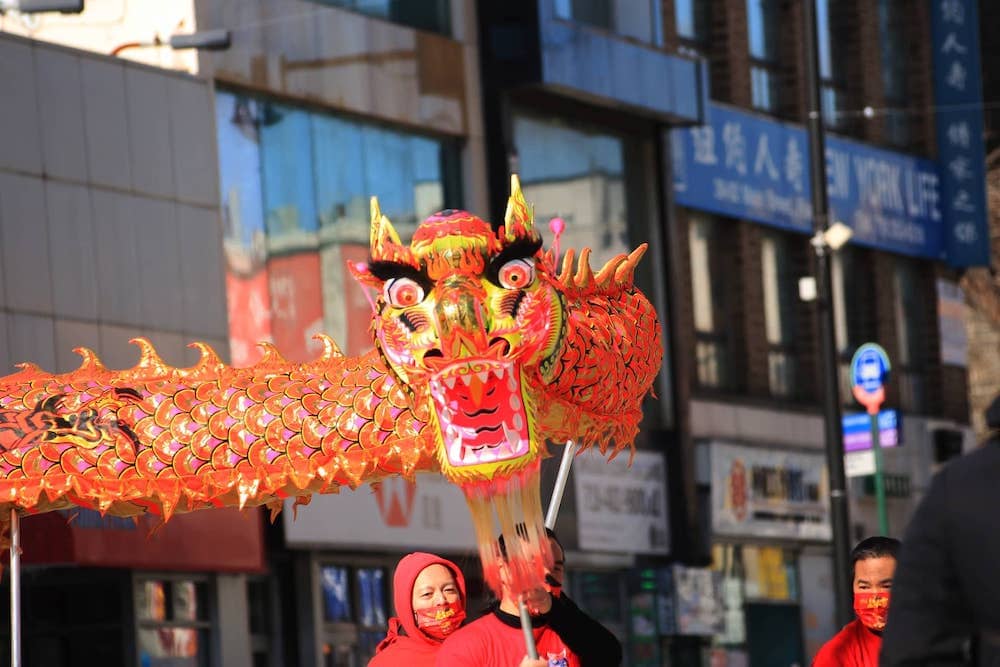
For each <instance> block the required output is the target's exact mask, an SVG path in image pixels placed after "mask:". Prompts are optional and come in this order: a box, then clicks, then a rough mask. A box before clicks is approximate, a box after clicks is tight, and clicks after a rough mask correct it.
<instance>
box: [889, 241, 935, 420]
mask: <svg viewBox="0 0 1000 667" xmlns="http://www.w3.org/2000/svg"><path fill="white" fill-rule="evenodd" d="M894 282H895V292H896V299H895V304H894V310H895V321H896V342H897V346H898V351H897V357H898V359H894V360H893V370H894V371H896V377H897V378H898V380H899V402H900V407H902V408H903V409H904V410H907V411H909V412H918V413H919V412H924V410H925V408H926V407H927V400H926V391H927V390H926V387H925V386H924V366H925V361H926V360H925V357H924V354H923V350H922V349H921V347H920V343H921V341H922V340H924V336H925V334H926V331H927V327H928V322H927V316H926V310H925V309H926V307H927V304H926V291H925V290H924V289H923V281H922V280H921V276H920V272H919V269H918V265H917V264H916V262H915V261H914V260H911V259H903V258H898V259H897V260H896V266H895V276H894Z"/></svg>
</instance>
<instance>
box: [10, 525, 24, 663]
mask: <svg viewBox="0 0 1000 667" xmlns="http://www.w3.org/2000/svg"><path fill="white" fill-rule="evenodd" d="M10 665H11V667H21V518H20V517H19V516H18V515H17V508H16V507H12V508H11V509H10Z"/></svg>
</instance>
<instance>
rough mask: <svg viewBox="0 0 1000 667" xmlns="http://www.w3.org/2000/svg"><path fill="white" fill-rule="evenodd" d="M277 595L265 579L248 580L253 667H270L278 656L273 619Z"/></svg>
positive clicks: (248, 608)
mask: <svg viewBox="0 0 1000 667" xmlns="http://www.w3.org/2000/svg"><path fill="white" fill-rule="evenodd" d="M276 597H277V596H276V595H274V594H273V593H272V591H271V587H270V582H269V581H268V580H267V579H266V578H264V577H250V578H249V579H248V580H247V615H248V618H247V621H248V625H249V627H250V655H251V660H252V663H253V666H252V667H270V665H271V664H272V661H273V659H274V657H275V655H276V651H277V647H276V645H275V644H276V638H275V637H274V628H273V624H272V622H271V619H272V618H274V617H275V614H276V613H277V612H276V605H277V604H278V601H277V600H276Z"/></svg>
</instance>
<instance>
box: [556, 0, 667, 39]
mask: <svg viewBox="0 0 1000 667" xmlns="http://www.w3.org/2000/svg"><path fill="white" fill-rule="evenodd" d="M553 2H554V3H555V12H556V16H557V17H559V18H561V19H564V20H566V21H573V22H574V23H580V24H583V25H587V26H591V27H593V28H600V29H602V30H607V31H609V32H613V33H615V34H617V35H621V36H622V37H631V38H633V39H637V40H639V41H641V42H646V43H648V44H655V45H657V46H659V45H660V44H661V43H662V41H663V36H662V32H661V22H660V3H659V2H658V0H553Z"/></svg>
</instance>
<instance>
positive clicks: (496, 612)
mask: <svg viewBox="0 0 1000 667" xmlns="http://www.w3.org/2000/svg"><path fill="white" fill-rule="evenodd" d="M546 533H547V534H548V536H549V540H550V541H551V546H552V554H553V557H554V563H553V565H552V567H551V568H550V569H549V575H548V576H547V577H546V580H547V582H548V587H547V588H539V589H536V590H534V591H530V592H529V593H528V594H527V595H525V604H526V605H527V607H528V609H529V611H530V613H531V623H532V630H533V632H534V637H535V647H536V649H537V652H538V657H539V660H538V661H537V662H535V661H529V660H527V659H526V658H524V654H525V645H524V632H523V630H522V629H521V618H520V616H519V614H518V611H519V610H518V603H517V598H516V597H515V596H514V595H512V594H511V591H510V590H508V589H506V588H505V589H504V590H503V591H502V594H503V597H502V598H501V599H500V600H499V602H497V603H496V604H494V605H493V606H492V607H491V609H490V611H489V612H488V613H487V614H485V615H484V616H482V617H481V618H479V619H477V620H475V621H473V622H472V623H469V624H468V625H466V626H465V627H464V628H461V629H460V630H459V631H458V632H456V633H455V634H454V635H452V636H451V637H449V638H448V640H447V641H446V642H445V643H444V645H443V646H442V647H441V650H440V651H439V652H438V656H437V661H436V663H435V664H436V665H437V667H511V666H512V665H517V664H519V663H518V660H522V659H523V660H524V661H523V662H522V663H520V665H521V667H535V665H539V666H540V667H615V666H616V665H618V664H620V663H621V659H622V651H621V644H620V643H619V642H618V640H617V639H616V638H615V636H614V635H613V634H611V632H609V631H608V630H607V629H606V628H605V627H604V626H602V625H601V624H600V623H598V622H597V621H595V620H594V619H592V618H590V617H589V616H587V615H586V614H584V613H583V612H582V611H580V609H579V608H578V607H577V606H576V605H575V604H573V603H572V601H570V600H569V598H567V597H566V596H565V595H563V594H562V593H561V587H562V577H563V564H564V555H563V548H562V545H560V544H559V540H558V539H557V538H556V536H555V533H553V532H552V531H551V530H546ZM499 546H500V551H501V553H503V554H506V549H505V547H504V544H503V541H502V540H501V541H500V544H499Z"/></svg>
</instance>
